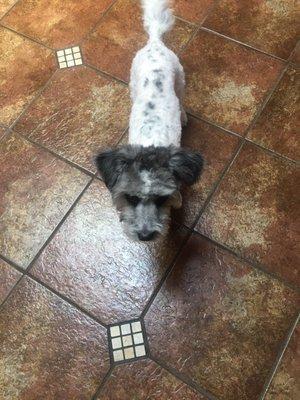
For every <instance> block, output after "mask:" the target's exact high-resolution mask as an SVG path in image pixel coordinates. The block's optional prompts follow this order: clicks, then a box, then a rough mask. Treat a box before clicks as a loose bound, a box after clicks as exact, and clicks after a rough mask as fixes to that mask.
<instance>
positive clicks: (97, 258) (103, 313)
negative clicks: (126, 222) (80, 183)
mask: <svg viewBox="0 0 300 400" xmlns="http://www.w3.org/2000/svg"><path fill="white" fill-rule="evenodd" d="M107 221H109V224H108V223H107ZM187 234H188V231H187V230H186V229H185V228H182V227H180V226H178V225H173V226H171V229H170V232H169V235H167V236H166V237H162V238H161V239H160V240H158V241H157V242H154V243H149V244H144V243H138V242H133V241H132V240H130V239H128V238H127V237H126V235H125V234H124V232H123V229H122V226H121V224H120V221H119V217H118V214H117V211H116V210H115V208H114V207H112V204H111V196H110V193H109V191H108V190H107V188H106V187H105V185H104V184H103V183H102V182H100V181H99V180H95V181H94V182H93V183H92V184H91V186H90V187H89V188H88V190H87V191H86V192H85V193H84V195H83V196H82V198H81V199H80V201H79V202H78V204H77V205H76V207H75V208H74V209H73V211H72V212H71V213H70V215H69V216H68V218H67V219H66V220H65V222H64V224H63V225H62V226H61V227H60V229H59V231H58V232H57V234H56V235H55V237H54V238H53V239H52V240H51V242H50V243H49V244H48V245H47V246H46V248H45V249H44V251H43V253H42V254H41V256H40V257H39V258H38V260H36V262H35V264H34V266H33V267H32V269H31V272H32V273H33V274H34V276H36V277H38V278H39V279H41V280H42V281H43V282H45V283H46V282H47V284H48V285H49V286H51V287H52V288H55V290H57V291H58V292H60V293H63V294H64V295H65V296H66V297H68V298H69V299H72V301H74V302H76V303H77V304H79V305H81V306H82V307H84V308H85V309H86V310H88V311H89V312H91V313H92V314H93V315H94V316H96V317H97V318H99V319H100V320H101V321H102V322H104V323H105V324H107V325H111V326H115V325H116V323H117V322H119V321H128V320H134V319H136V318H137V316H138V315H141V313H142V311H143V309H144V307H145V306H146V304H147V302H148V300H149V298H150V296H151V293H152V292H153V290H154V289H155V288H156V286H157V284H158V283H159V282H160V280H161V279H162V277H163V274H164V273H165V271H166V269H167V268H168V266H169V265H170V263H171V262H172V260H173V258H174V257H175V255H176V253H177V251H178V248H179V247H180V246H181V244H182V242H183V241H184V240H185V238H186V236H187ZM104 249H105V250H104ZM112 293H113V296H112ZM116 329H117V328H116ZM132 329H133V330H134V333H138V332H137V330H138V324H136V325H133V327H132ZM117 336H121V335H116V336H115V337H117Z"/></svg>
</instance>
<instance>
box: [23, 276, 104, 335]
mask: <svg viewBox="0 0 300 400" xmlns="http://www.w3.org/2000/svg"><path fill="white" fill-rule="evenodd" d="M25 276H27V277H28V278H30V279H32V280H33V281H34V282H36V283H38V284H39V285H40V286H43V287H44V288H45V289H47V290H48V291H49V292H51V293H52V294H54V295H55V296H57V297H59V298H60V299H61V300H63V301H64V302H65V303H68V304H69V305H70V306H72V307H73V308H75V309H76V310H77V311H79V312H80V313H82V314H84V315H85V316H86V317H89V318H90V319H92V320H93V321H94V322H96V323H97V324H99V325H101V326H102V327H103V328H105V329H107V325H106V324H105V323H104V322H102V321H101V320H100V319H99V318H98V317H95V315H93V314H92V313H90V312H89V311H88V310H87V309H85V308H84V307H82V306H80V305H78V304H77V303H75V301H73V300H71V299H70V298H69V297H67V296H66V295H64V294H62V293H60V292H58V291H57V290H56V289H54V288H52V287H51V286H49V285H48V284H47V283H45V282H43V281H42V280H41V279H39V278H37V277H36V276H34V275H32V274H31V273H30V272H27V271H25V273H24V277H25Z"/></svg>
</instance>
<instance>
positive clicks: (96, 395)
mask: <svg viewBox="0 0 300 400" xmlns="http://www.w3.org/2000/svg"><path fill="white" fill-rule="evenodd" d="M114 369H115V367H114V366H112V365H111V367H110V368H109V370H108V372H107V373H106V375H105V377H104V378H103V380H102V382H101V383H100V385H99V386H98V388H97V390H96V392H95V393H94V395H93V396H92V398H91V400H97V399H98V397H99V394H100V393H101V391H102V389H103V387H104V386H105V384H106V382H107V381H108V379H109V378H110V377H111V374H112V372H113V370H114Z"/></svg>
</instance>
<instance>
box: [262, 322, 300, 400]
mask: <svg viewBox="0 0 300 400" xmlns="http://www.w3.org/2000/svg"><path fill="white" fill-rule="evenodd" d="M299 373H300V326H299V325H298V327H297V328H296V330H295V332H294V334H293V336H292V338H291V341H290V343H289V345H288V348H287V349H286V351H285V353H284V356H283V359H282V361H281V364H280V365H279V367H278V369H277V372H276V375H275V377H274V378H273V381H272V383H271V386H270V388H269V390H268V393H267V396H266V397H265V399H266V400H298V399H299V397H300V381H299Z"/></svg>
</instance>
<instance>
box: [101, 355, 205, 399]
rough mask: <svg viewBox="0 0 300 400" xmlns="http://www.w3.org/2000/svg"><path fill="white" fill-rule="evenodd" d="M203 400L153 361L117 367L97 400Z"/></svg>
mask: <svg viewBox="0 0 300 400" xmlns="http://www.w3.org/2000/svg"><path fill="white" fill-rule="evenodd" d="M133 399H134V400H146V399H149V400H150V399H151V400H204V397H202V396H201V395H200V394H197V393H196V392H195V391H194V390H193V389H191V388H189V387H188V386H187V385H185V384H184V383H183V382H181V381H180V380H178V379H177V378H175V377H174V376H173V375H171V374H170V373H168V372H167V371H166V370H165V369H163V368H161V367H160V366H159V365H157V364H156V363H155V362H153V361H150V360H149V361H148V360H145V361H139V362H135V363H133V364H129V365H125V366H121V367H117V368H115V369H114V371H113V373H112V375H111V376H110V378H109V379H108V381H107V382H106V383H105V385H104V387H103V389H102V390H101V392H100V394H99V397H98V398H97V400H133Z"/></svg>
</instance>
